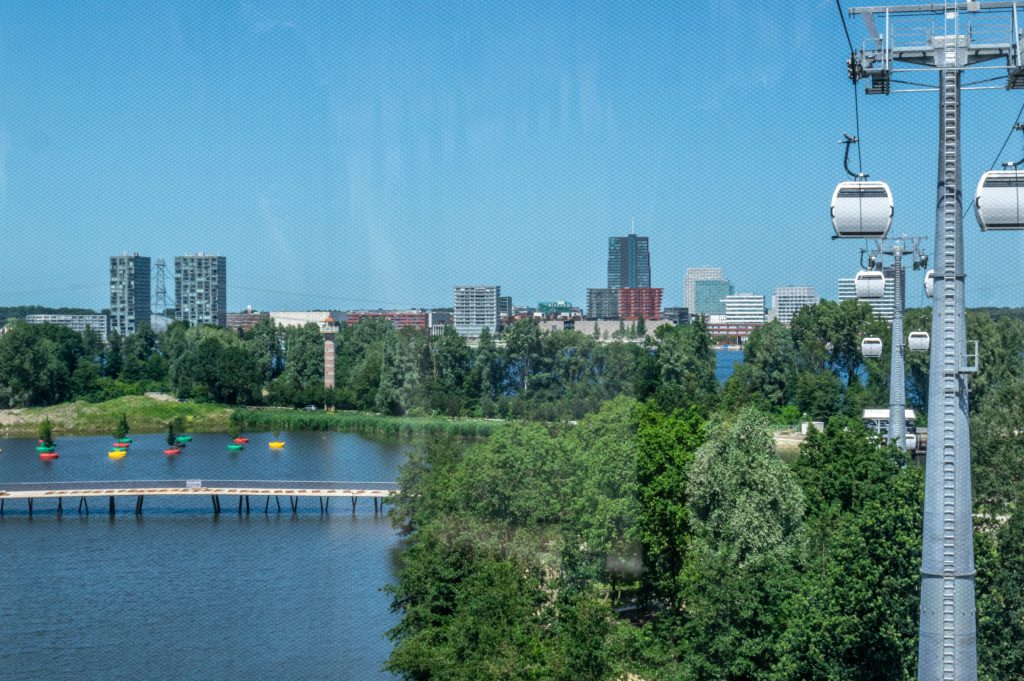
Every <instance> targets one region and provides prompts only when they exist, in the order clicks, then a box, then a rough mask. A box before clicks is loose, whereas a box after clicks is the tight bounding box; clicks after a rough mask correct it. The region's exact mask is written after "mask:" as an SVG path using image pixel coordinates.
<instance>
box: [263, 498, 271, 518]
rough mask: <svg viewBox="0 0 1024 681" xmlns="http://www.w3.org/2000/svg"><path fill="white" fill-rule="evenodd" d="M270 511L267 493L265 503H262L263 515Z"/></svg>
mask: <svg viewBox="0 0 1024 681" xmlns="http://www.w3.org/2000/svg"><path fill="white" fill-rule="evenodd" d="M267 513H270V495H269V494H268V495H267V503H266V504H264V505H263V515H266V514H267Z"/></svg>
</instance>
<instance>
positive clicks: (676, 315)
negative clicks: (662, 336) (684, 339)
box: [661, 307, 690, 326]
mask: <svg viewBox="0 0 1024 681" xmlns="http://www.w3.org/2000/svg"><path fill="white" fill-rule="evenodd" d="M661 318H662V319H667V320H668V321H670V322H672V323H673V324H675V325H676V326H681V325H683V324H689V323H690V310H689V309H688V308H685V307H666V308H665V309H664V310H662V311H661Z"/></svg>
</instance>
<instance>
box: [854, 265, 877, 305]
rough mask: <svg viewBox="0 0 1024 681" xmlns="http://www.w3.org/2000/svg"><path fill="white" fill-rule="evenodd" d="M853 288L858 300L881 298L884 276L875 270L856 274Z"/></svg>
mask: <svg viewBox="0 0 1024 681" xmlns="http://www.w3.org/2000/svg"><path fill="white" fill-rule="evenodd" d="M853 286H854V288H855V289H856V291H857V298H858V299H861V300H867V299H873V298H881V297H882V296H883V295H884V294H885V275H884V274H882V273H881V272H879V271H877V270H864V271H862V272H858V273H857V276H856V277H855V278H854V280H853Z"/></svg>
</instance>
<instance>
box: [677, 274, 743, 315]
mask: <svg viewBox="0 0 1024 681" xmlns="http://www.w3.org/2000/svg"><path fill="white" fill-rule="evenodd" d="M724 280H725V277H723V276H722V268H721V267H690V268H689V269H687V270H686V276H685V277H684V278H683V304H684V305H685V306H686V308H687V309H689V310H690V314H700V313H701V312H700V311H699V310H697V293H696V285H697V282H698V281H724ZM729 293H732V291H731V290H730V291H729ZM726 295H729V294H728V293H727V294H726ZM704 314H708V313H707V312H704ZM715 314H724V312H722V313H715Z"/></svg>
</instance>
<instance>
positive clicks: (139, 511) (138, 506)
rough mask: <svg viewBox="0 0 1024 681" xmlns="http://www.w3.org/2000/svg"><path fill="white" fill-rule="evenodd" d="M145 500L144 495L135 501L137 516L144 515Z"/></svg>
mask: <svg viewBox="0 0 1024 681" xmlns="http://www.w3.org/2000/svg"><path fill="white" fill-rule="evenodd" d="M144 498H145V496H143V495H142V494H140V495H139V496H138V498H137V499H135V515H142V500H143V499H144Z"/></svg>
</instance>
